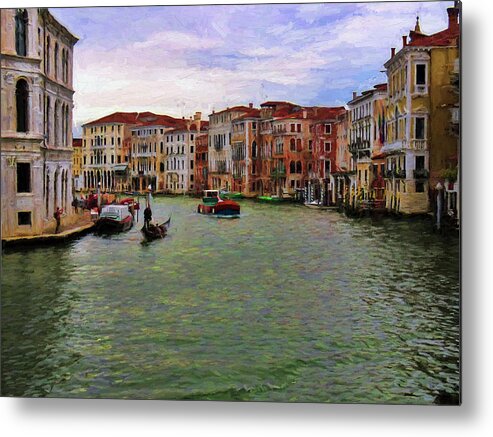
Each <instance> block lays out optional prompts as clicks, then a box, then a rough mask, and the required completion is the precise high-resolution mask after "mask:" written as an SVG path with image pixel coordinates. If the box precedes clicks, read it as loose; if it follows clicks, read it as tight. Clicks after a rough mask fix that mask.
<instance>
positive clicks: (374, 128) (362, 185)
mask: <svg viewBox="0 0 493 437" xmlns="http://www.w3.org/2000/svg"><path fill="white" fill-rule="evenodd" d="M386 104H387V84H379V85H375V86H374V87H373V89H371V90H367V91H363V93H362V94H361V95H357V93H353V99H352V100H351V101H350V102H348V108H349V121H350V123H349V151H350V153H351V154H352V157H353V160H354V162H355V163H356V168H355V170H356V185H355V189H354V190H353V193H352V195H353V196H355V199H354V200H353V199H351V200H350V203H351V204H352V205H353V206H355V207H356V208H358V207H359V206H361V205H365V204H367V203H368V202H369V201H372V202H375V201H376V202H377V203H378V206H380V207H384V197H385V196H384V188H385V183H384V173H385V159H384V157H383V154H382V153H381V149H382V147H383V144H384V139H385V135H384V134H385V113H386Z"/></svg>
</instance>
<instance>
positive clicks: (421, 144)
mask: <svg viewBox="0 0 493 437" xmlns="http://www.w3.org/2000/svg"><path fill="white" fill-rule="evenodd" d="M409 148H410V149H411V150H418V151H423V150H427V149H428V144H427V141H426V140H411V141H410V142H409Z"/></svg>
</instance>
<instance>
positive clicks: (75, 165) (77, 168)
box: [72, 138, 83, 191]
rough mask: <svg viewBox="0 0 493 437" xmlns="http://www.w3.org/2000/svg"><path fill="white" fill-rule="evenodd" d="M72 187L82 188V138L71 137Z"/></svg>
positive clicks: (78, 189)
mask: <svg viewBox="0 0 493 437" xmlns="http://www.w3.org/2000/svg"><path fill="white" fill-rule="evenodd" d="M72 148H73V154H72V187H73V189H74V191H80V190H81V189H82V162H83V153H82V138H73V139H72Z"/></svg>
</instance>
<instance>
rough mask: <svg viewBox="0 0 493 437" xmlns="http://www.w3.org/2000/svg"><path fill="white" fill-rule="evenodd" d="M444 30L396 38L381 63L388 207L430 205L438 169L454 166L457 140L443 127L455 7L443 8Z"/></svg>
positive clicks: (408, 209) (450, 100)
mask: <svg viewBox="0 0 493 437" xmlns="http://www.w3.org/2000/svg"><path fill="white" fill-rule="evenodd" d="M447 13H448V17H449V23H448V28H447V29H445V30H443V31H441V32H438V33H436V34H433V35H425V34H424V33H422V32H421V25H420V23H419V19H418V20H417V22H416V26H415V29H414V31H411V32H410V34H409V37H410V40H409V42H408V40H407V36H403V37H402V41H403V46H402V49H401V50H399V52H397V53H395V49H392V51H391V58H390V59H389V60H388V61H387V62H386V63H385V68H386V71H387V77H388V104H387V116H386V120H387V122H386V123H387V138H386V144H385V146H384V147H383V149H382V152H383V153H385V156H386V171H387V178H386V179H387V180H386V192H387V196H386V204H387V208H388V209H389V210H392V211H396V212H401V213H407V214H411V213H424V212H427V211H429V210H430V209H431V208H432V205H431V204H430V199H431V200H432V201H433V199H435V197H436V194H435V193H434V190H435V188H436V186H437V184H438V183H439V182H440V183H442V181H443V177H442V176H441V175H442V173H443V172H444V171H445V170H446V169H447V168H449V167H451V166H453V165H454V161H453V157H454V156H455V157H457V138H456V137H455V136H454V134H453V132H451V131H450V129H448V127H449V126H450V119H451V115H452V114H451V112H450V106H451V105H454V103H456V102H458V95H457V94H455V93H454V92H453V83H452V82H453V72H454V66H455V63H456V61H457V59H458V58H459V47H458V46H459V36H460V29H459V8H457V7H453V8H449V9H447Z"/></svg>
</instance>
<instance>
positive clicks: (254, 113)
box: [233, 109, 260, 121]
mask: <svg viewBox="0 0 493 437" xmlns="http://www.w3.org/2000/svg"><path fill="white" fill-rule="evenodd" d="M246 118H260V109H250V111H249V112H247V113H246V114H243V115H242V116H240V117H237V118H235V119H234V120H233V121H239V120H245V119H246Z"/></svg>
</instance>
